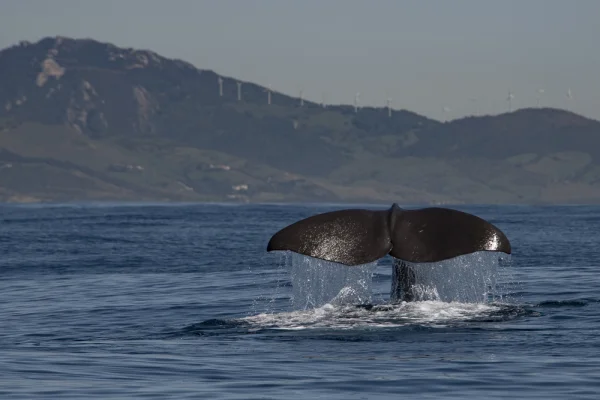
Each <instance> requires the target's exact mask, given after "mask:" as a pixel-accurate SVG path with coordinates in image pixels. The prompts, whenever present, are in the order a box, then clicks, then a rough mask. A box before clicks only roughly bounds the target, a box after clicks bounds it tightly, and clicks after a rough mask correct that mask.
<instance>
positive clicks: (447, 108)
mask: <svg viewBox="0 0 600 400" xmlns="http://www.w3.org/2000/svg"><path fill="white" fill-rule="evenodd" d="M442 111H443V112H444V121H448V114H449V113H450V107H448V106H444V107H442Z"/></svg>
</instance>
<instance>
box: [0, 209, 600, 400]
mask: <svg viewBox="0 0 600 400" xmlns="http://www.w3.org/2000/svg"><path fill="white" fill-rule="evenodd" d="M348 207H349V206H343V205H335V204H304V205H225V204H204V205H198V204H175V205H164V204H46V205H0V256H1V257H0V324H1V329H0V399H166V398H173V399H286V400H290V399H399V398H415V399H439V398H444V399H463V400H464V399H507V398H511V399H517V398H519V399H522V398H535V399H584V398H585V399H599V398H600V268H599V267H598V265H599V263H600V246H599V238H600V235H599V231H600V207H592V206H556V207H530V206H457V207H453V208H458V209H461V210H464V211H467V212H471V213H474V214H476V215H478V216H481V217H483V218H486V219H488V220H489V221H491V222H492V223H494V224H496V225H497V226H498V227H499V228H501V229H502V230H503V231H504V232H505V233H506V234H507V236H508V237H509V238H510V240H511V243H512V247H513V254H512V256H510V257H504V258H501V259H500V260H499V259H498V257H497V255H496V256H489V253H485V254H474V255H470V256H465V257H460V258H459V259H455V260H452V261H451V262H449V263H448V262H446V263H445V264H444V263H441V264H440V265H425V266H422V268H424V269H423V271H429V272H427V273H424V275H423V276H424V278H423V279H425V280H427V279H429V280H430V281H429V282H424V283H423V284H424V288H425V289H426V290H425V292H424V293H426V294H425V295H424V296H423V297H422V300H421V301H416V302H411V303H398V304H390V302H389V293H390V287H391V283H390V277H391V273H392V260H391V258H390V257H389V256H388V257H386V258H384V259H382V260H380V261H379V263H378V264H371V265H365V266H360V267H355V268H347V267H342V266H340V265H337V264H332V263H325V262H320V261H317V260H314V259H310V258H307V257H302V256H297V255H295V256H292V255H290V254H289V253H267V252H266V245H267V242H268V240H269V238H270V237H271V235H272V234H274V233H275V232H276V231H277V230H279V229H281V228H283V227H284V226H286V225H288V224H290V223H292V222H295V221H296V220H298V219H300V218H304V217H308V216H310V215H313V214H315V213H318V212H325V211H330V210H336V209H341V208H348ZM353 207H354V206H353ZM361 207H362V206H361ZM371 208H375V206H372V207H371ZM442 264H443V265H442ZM469 271H470V272H469ZM470 274H471V275H473V277H471V276H470ZM478 274H480V275H478ZM481 274H483V275H485V279H484V280H485V284H484V283H482V282H483V280H482V279H480V278H481V276H483V275H481Z"/></svg>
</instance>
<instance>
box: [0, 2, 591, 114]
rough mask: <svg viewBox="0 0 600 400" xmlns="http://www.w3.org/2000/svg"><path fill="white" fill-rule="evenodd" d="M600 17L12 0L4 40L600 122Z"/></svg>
mask: <svg viewBox="0 0 600 400" xmlns="http://www.w3.org/2000/svg"><path fill="white" fill-rule="evenodd" d="M599 16H600V1H597V0H571V1H566V0H502V1H497V0H361V1H359V0H295V1H292V0H211V1H209V0H171V1H164V0H102V1H98V0H52V1H48V0H5V1H1V2H0V48H5V47H8V46H11V45H13V44H16V43H17V42H19V41H21V40H29V41H32V42H33V41H37V40H39V39H41V38H43V37H47V36H57V35H58V36H68V37H73V38H91V39H96V40H99V41H103V42H110V43H113V44H115V45H117V46H120V47H133V48H139V49H146V50H152V51H155V52H156V53H158V54H160V55H162V56H165V57H169V58H179V59H182V60H185V61H188V62H190V63H192V64H194V65H195V66H196V67H198V68H200V69H211V70H214V71H215V72H217V73H218V74H221V75H224V76H230V77H234V78H237V79H242V80H244V81H251V82H255V83H258V84H261V85H265V86H266V85H271V86H272V88H273V89H274V90H276V91H280V92H283V93H286V94H289V95H294V96H298V94H299V92H300V90H302V92H303V94H304V97H305V98H307V99H309V100H313V101H316V102H321V101H322V100H324V101H325V102H326V103H329V104H340V103H343V104H351V103H353V102H354V98H355V94H356V93H357V92H359V93H360V96H359V102H360V104H361V105H372V106H385V104H386V100H387V99H388V98H391V99H392V100H391V101H392V107H394V108H397V109H408V110H410V111H414V112H417V113H419V114H422V115H426V116H428V117H431V118H436V119H445V118H458V117H461V116H464V115H480V114H498V113H502V112H506V111H508V109H509V102H508V101H507V99H508V94H509V91H510V92H512V93H513V96H514V97H513V99H512V102H511V107H512V109H517V108H523V107H536V106H537V105H538V104H540V105H542V106H550V107H558V108H565V109H570V110H572V111H575V112H577V113H579V114H582V115H585V116H587V117H591V118H596V119H600V79H599V77H598V75H599V74H600V46H599V45H598V40H599V39H600V23H598V22H597V19H598V17H599ZM569 89H570V90H571V93H572V100H569V99H568V97H567V91H568V90H569ZM540 90H543V94H541V95H540V94H539V91H540ZM444 107H446V110H445V111H444Z"/></svg>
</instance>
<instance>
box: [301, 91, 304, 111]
mask: <svg viewBox="0 0 600 400" xmlns="http://www.w3.org/2000/svg"><path fill="white" fill-rule="evenodd" d="M302 106H304V97H302V89H300V107H302Z"/></svg>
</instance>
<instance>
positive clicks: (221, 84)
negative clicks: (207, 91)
mask: <svg viewBox="0 0 600 400" xmlns="http://www.w3.org/2000/svg"><path fill="white" fill-rule="evenodd" d="M217 81H218V82H219V96H221V97H223V78H221V77H220V76H219V79H217Z"/></svg>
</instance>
